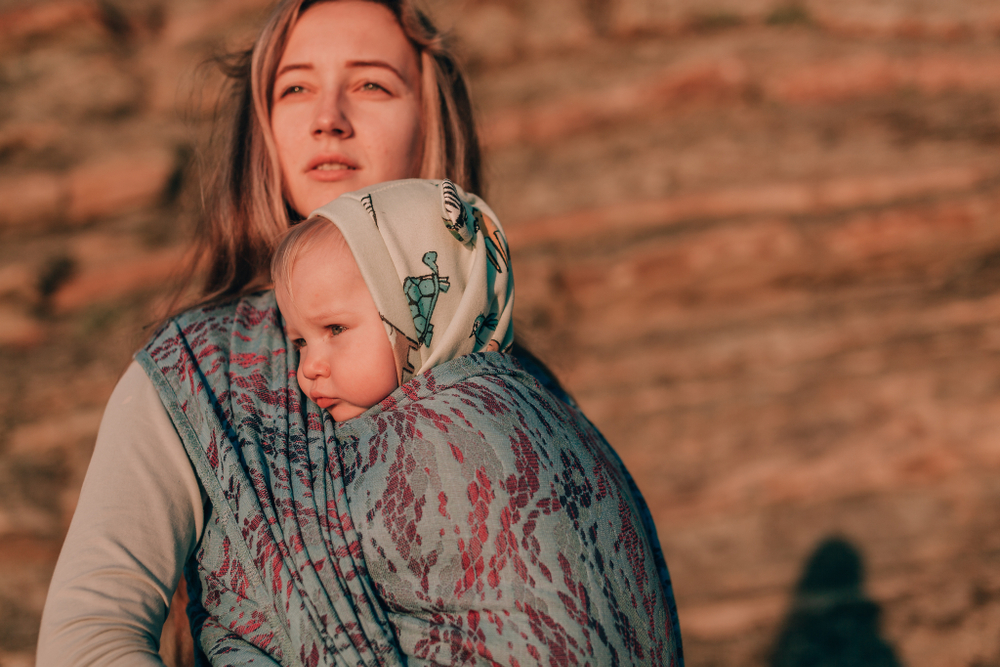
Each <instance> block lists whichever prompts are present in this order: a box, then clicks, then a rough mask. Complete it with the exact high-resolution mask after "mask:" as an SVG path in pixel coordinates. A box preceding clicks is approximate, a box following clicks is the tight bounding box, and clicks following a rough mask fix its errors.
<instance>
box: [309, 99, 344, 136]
mask: <svg viewBox="0 0 1000 667" xmlns="http://www.w3.org/2000/svg"><path fill="white" fill-rule="evenodd" d="M310 129H311V131H312V133H313V134H314V135H322V134H333V135H338V136H340V137H346V136H350V135H351V134H352V133H353V132H354V128H352V127H351V122H350V120H348V117H347V109H346V108H345V100H344V99H343V97H342V96H341V95H339V94H337V93H332V92H331V93H326V94H324V95H322V96H321V97H320V99H319V101H318V102H317V105H316V114H315V116H314V117H313V122H312V127H311V128H310Z"/></svg>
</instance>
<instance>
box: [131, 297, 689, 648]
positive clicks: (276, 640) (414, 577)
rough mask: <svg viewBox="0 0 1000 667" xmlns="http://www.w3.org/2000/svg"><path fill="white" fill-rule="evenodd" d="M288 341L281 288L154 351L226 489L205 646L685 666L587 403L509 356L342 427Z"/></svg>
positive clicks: (203, 587)
mask: <svg viewBox="0 0 1000 667" xmlns="http://www.w3.org/2000/svg"><path fill="white" fill-rule="evenodd" d="M289 349H290V348H289V343H288V341H287V340H286V339H285V336H284V333H283V331H282V327H281V321H280V315H279V314H278V311H277V308H276V307H275V304H274V298H273V293H271V292H265V293H262V294H259V295H255V296H251V297H246V298H243V299H241V300H239V301H237V302H234V303H231V304H227V305H224V306H218V307H214V308H207V309H203V310H197V311H190V312H188V313H186V314H184V315H181V316H179V317H178V318H175V319H174V320H172V321H171V322H170V323H168V324H167V325H166V326H165V327H163V328H162V329H161V330H160V331H159V332H157V333H156V334H155V335H154V336H153V338H152V340H151V341H150V342H149V344H148V345H147V346H146V347H145V348H144V350H142V351H140V353H139V354H138V355H137V357H136V358H137V360H138V361H139V363H140V364H141V365H142V366H143V368H144V369H145V371H146V373H147V374H148V375H149V377H150V378H151V379H152V380H153V382H154V384H155V385H156V386H157V388H158V390H159V392H160V396H161V399H162V401H163V403H164V405H165V406H166V408H167V410H168V412H169V413H170V415H171V418H172V419H173V422H174V425H175V427H176V428H177V431H178V433H179V434H180V436H181V439H182V441H183V443H184V446H185V448H186V450H187V452H188V455H189V457H190V458H191V461H192V464H193V466H194V468H195V471H196V473H197V475H198V477H199V479H200V480H201V483H202V485H203V486H204V488H205V491H206V493H207V495H208V498H209V505H210V506H209V508H208V515H207V520H206V525H205V530H204V533H203V536H202V539H201V541H200V542H199V544H198V547H197V549H196V552H195V554H194V556H193V557H192V562H191V563H190V564H189V568H188V571H189V573H190V574H192V575H193V576H192V577H190V583H191V596H192V602H193V607H194V609H193V613H191V616H192V621H193V625H194V630H195V636H196V644H197V646H198V648H199V660H201V661H202V663H203V664H211V665H274V664H280V665H310V666H311V665H398V664H410V665H431V664H434V665H452V664H455V665H457V664H479V665H495V664H500V665H519V666H522V667H523V666H527V665H594V666H598V665H632V664H636V665H681V664H683V660H682V657H681V647H680V634H679V629H678V625H677V615H676V609H675V607H674V603H673V595H672V591H671V588H670V581H669V576H668V574H667V570H666V566H665V564H664V562H663V558H662V554H660V552H659V545H658V543H657V541H656V536H655V529H653V527H652V524H651V521H650V519H649V513H648V509H647V508H646V507H645V503H644V502H643V501H642V498H641V496H640V495H639V494H638V491H637V490H636V489H635V486H634V484H633V483H632V481H631V478H630V477H629V476H628V473H627V472H626V471H625V469H624V467H623V466H622V465H621V462H620V460H619V459H618V457H617V455H616V454H615V453H614V451H613V450H612V449H611V448H610V446H609V445H608V444H607V443H606V442H605V440H604V439H603V438H602V437H601V435H600V433H598V432H597V430H596V429H594V428H593V426H592V425H591V424H590V423H589V422H588V421H587V420H586V419H585V418H584V417H583V416H582V415H581V414H580V413H579V412H578V411H577V410H576V409H575V407H573V406H572V404H571V402H567V401H564V400H561V399H560V398H557V397H556V396H555V395H553V393H551V392H550V391H548V390H547V389H545V388H544V387H543V386H542V385H540V384H539V383H538V382H537V381H536V380H535V379H534V378H533V377H532V376H531V375H529V374H528V373H526V372H524V371H523V370H522V368H521V366H520V365H519V364H518V363H517V361H516V360H515V359H513V358H512V357H511V356H510V355H506V354H502V353H498V352H489V353H481V354H472V355H467V356H462V357H459V358H457V359H454V360H452V361H449V362H446V363H444V364H442V365H440V366H437V367H435V368H432V369H431V370H429V371H427V372H425V373H422V374H419V375H417V376H415V377H414V378H413V379H411V380H410V381H409V382H406V383H405V384H403V385H402V386H401V387H399V388H398V389H397V390H396V391H395V392H393V393H392V394H391V395H390V396H389V397H388V398H386V399H385V400H384V401H383V402H382V403H380V404H379V405H378V406H375V407H374V408H372V409H370V410H369V411H367V412H366V413H365V414H364V415H362V416H361V417H358V418H356V419H353V420H348V421H346V422H344V423H341V424H335V423H334V422H333V420H332V419H331V418H330V417H329V415H327V414H326V413H325V412H324V411H322V410H320V409H319V408H318V407H317V406H316V405H314V404H312V403H310V402H308V401H306V400H305V399H304V398H303V396H302V395H301V393H300V392H299V390H298V386H297V384H296V382H295V361H296V359H295V356H294V354H289V353H288V352H287V350H289Z"/></svg>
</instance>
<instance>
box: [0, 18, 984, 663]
mask: <svg viewBox="0 0 1000 667" xmlns="http://www.w3.org/2000/svg"><path fill="white" fill-rule="evenodd" d="M269 4H270V3H269V2H268V1H267V0H224V1H210V0H176V1H174V2H169V3H167V2H163V1H162V0H135V1H132V2H124V1H122V0H110V1H103V2H97V1H96V0H31V1H29V0H0V93H2V94H0V373H2V374H3V377H4V382H2V383H0V572H3V574H2V575H0V628H2V629H0V665H4V666H6V667H10V666H15V665H28V664H32V663H33V655H34V648H33V645H34V637H35V632H36V629H37V623H38V618H39V614H40V612H41V607H42V603H43V601H44V596H45V590H46V586H47V581H48V577H49V576H50V573H51V569H52V567H53V565H54V562H55V558H56V556H57V554H58V550H59V545H60V543H61V540H62V536H63V534H64V531H65V529H66V526H67V524H68V522H69V519H70V517H71V515H72V511H73V507H74V505H75V498H76V494H77V492H78V489H79V485H80V483H81V481H82V478H83V474H84V472H85V470H86V465H87V461H88V458H89V455H90V451H91V448H92V447H93V440H94V436H95V434H96V429H97V425H98V423H99V419H100V413H101V410H102V409H103V405H104V402H105V401H106V400H107V397H108V396H109V394H110V392H111V390H112V388H113V387H114V383H115V381H116V379H117V377H118V376H119V375H120V373H121V372H122V371H123V370H124V368H125V366H126V365H127V364H128V362H129V359H130V356H131V353H132V352H133V351H134V349H135V348H136V347H137V346H138V345H140V344H141V342H142V340H143V338H144V336H146V335H148V329H144V328H143V327H144V326H145V325H148V324H149V323H150V322H151V321H153V320H155V318H156V317H157V316H159V315H160V311H159V310H158V309H159V308H161V307H162V304H163V298H164V296H165V294H166V286H167V285H168V284H169V283H170V281H171V280H172V279H173V277H174V276H175V275H176V268H177V263H178V262H179V261H180V259H181V257H182V256H183V252H184V241H185V239H186V238H187V235H188V233H189V232H190V230H191V226H192V220H193V219H194V212H193V211H194V207H193V204H192V202H193V201H194V199H195V195H196V192H197V187H198V178H199V175H198V171H197V165H198V161H199V157H200V151H201V150H202V148H201V147H202V146H204V145H205V139H206V137H207V135H208V132H209V130H210V125H209V124H210V119H211V115H212V113H213V110H214V109H215V108H216V94H217V91H218V90H219V84H220V77H219V76H218V74H217V73H215V71H214V70H213V69H212V68H211V67H205V66H203V63H204V62H205V60H206V59H207V58H209V57H210V56H212V55H215V54H218V53H220V52H222V51H224V50H226V49H233V48H239V47H245V46H246V45H247V43H248V40H249V39H250V38H251V37H252V35H253V34H254V30H255V27H256V26H258V25H259V23H260V21H261V17H262V16H263V15H264V14H265V13H266V11H267V8H268V6H269ZM429 5H430V7H431V9H432V11H433V13H434V14H435V15H436V17H437V18H438V21H439V23H441V24H443V25H445V26H448V27H450V28H451V29H453V31H454V33H455V38H456V39H457V41H458V43H459V45H460V46H461V50H462V53H463V55H464V58H465V60H466V62H467V63H468V65H469V69H470V73H471V75H472V89H473V95H474V98H475V103H476V105H477V107H478V110H479V112H480V121H481V126H482V130H483V136H484V141H485V144H486V147H487V167H488V174H489V183H490V186H489V191H488V192H487V193H486V194H487V195H488V198H489V201H490V202H491V204H492V205H493V208H494V209H495V210H496V211H497V212H498V214H499V215H500V217H501V219H502V220H503V222H504V224H505V226H506V229H507V231H508V234H509V237H510V242H511V245H512V247H513V248H514V266H515V272H516V276H517V283H518V306H517V309H518V313H517V314H518V318H519V326H520V331H521V332H522V333H523V334H524V337H525V338H526V339H527V341H529V343H530V344H531V345H532V347H533V348H534V349H535V350H536V351H537V352H538V354H539V355H540V356H541V357H542V358H543V359H545V360H546V361H548V362H550V363H551V364H552V365H553V367H554V368H555V370H556V371H557V372H558V373H559V374H560V375H561V377H562V378H563V379H564V381H565V383H566V385H567V386H568V387H569V389H570V390H571V391H572V392H573V393H574V394H575V395H576V396H577V397H578V399H579V400H580V402H581V403H582V404H583V406H584V408H585V409H586V411H587V412H588V414H589V415H591V416H592V418H593V419H594V420H595V422H596V423H597V424H598V426H599V427H601V428H602V429H603V430H604V432H605V433H606V434H607V436H608V438H609V440H611V442H612V443H613V444H614V445H615V446H616V447H617V448H618V449H619V451H620V452H621V454H622V456H623V457H624V459H625V460H626V462H627V463H628V465H629V466H630V468H631V469H632V470H633V472H634V473H635V476H636V479H637V481H638V483H639V485H640V487H641V488H642V489H643V490H644V492H645V493H646V496H647V499H648V500H649V501H650V504H651V506H652V510H653V513H654V515H655V518H656V520H657V523H658V527H659V530H660V536H661V539H662V541H663V545H664V550H665V552H666V555H667V558H668V561H669V563H670V567H671V571H672V574H673V576H674V581H675V583H676V591H677V595H678V604H679V609H680V614H681V626H682V628H683V631H684V638H685V649H686V651H685V652H686V654H687V661H688V664H689V665H692V666H694V667H701V666H705V667H707V666H709V665H764V664H767V660H768V656H769V654H770V651H771V648H772V645H773V642H774V639H775V637H776V636H777V633H778V632H779V629H780V627H781V623H782V615H783V613H784V612H785V610H786V609H787V608H788V604H789V600H790V599H791V598H790V595H791V592H792V589H793V587H794V585H795V581H796V578H797V576H798V574H799V572H800V571H801V569H802V566H803V563H804V562H805V560H806V559H807V558H808V557H809V554H810V553H811V552H812V550H813V548H814V547H815V545H816V544H817V543H818V542H819V541H820V540H822V539H823V538H824V537H826V536H828V535H834V534H835V535H841V536H843V537H844V538H845V539H848V540H850V543H851V544H852V545H854V546H855V547H856V548H857V549H858V550H859V551H860V553H861V554H862V555H863V558H864V560H865V562H866V564H867V579H866V586H867V591H868V594H869V595H870V596H871V598H872V599H873V600H874V601H875V602H876V603H877V604H878V605H879V606H880V608H881V609H882V618H881V629H882V636H883V637H884V638H885V639H886V641H887V642H889V643H890V644H891V645H892V646H893V648H894V650H895V652H896V655H897V656H898V658H899V660H900V662H901V663H902V664H912V665H927V666H931V667H937V666H940V667H951V666H953V665H963V666H964V665H968V666H970V667H971V666H972V665H979V666H987V665H1000V575H998V574H997V573H998V572H1000V567H998V565H1000V532H998V531H997V530H996V526H997V525H1000V509H998V508H1000V481H998V480H1000V474H998V473H1000V437H998V436H1000V381H998V378H1000V187H998V186H1000V7H998V6H997V4H996V3H995V2H992V1H989V0H952V1H951V2H948V3H939V2H938V3H932V2H925V1H924V0H841V1H838V2H835V3H834V2H820V1H819V0H801V1H800V2H788V1H787V0H741V1H738V2H737V1H735V0H547V1H546V2H524V1H519V0H431V1H430V2H429ZM193 147H196V148H193Z"/></svg>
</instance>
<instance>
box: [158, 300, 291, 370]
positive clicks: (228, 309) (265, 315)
mask: <svg viewBox="0 0 1000 667" xmlns="http://www.w3.org/2000/svg"><path fill="white" fill-rule="evenodd" d="M275 334H277V335H278V337H279V338H280V334H281V316H280V314H279V313H278V306H277V303H276V302H275V299H274V291H273V290H267V291H264V292H256V293H254V294H249V295H246V296H242V297H238V298H234V299H231V300H227V301H222V302H219V303H211V304H207V305H200V306H197V307H194V308H190V309H188V310H185V311H183V312H181V313H179V314H177V315H174V316H173V317H171V318H169V319H168V320H166V321H165V322H163V323H162V324H161V325H160V326H159V327H158V328H157V330H156V331H155V332H154V333H153V335H152V336H151V337H150V338H149V340H148V341H147V343H146V345H144V346H143V349H144V350H145V351H147V352H149V353H151V354H154V356H155V352H156V351H158V350H161V349H163V348H164V346H166V347H173V344H175V343H177V342H178V341H181V340H183V341H184V342H185V343H186V344H187V345H191V344H194V345H196V346H198V347H204V346H210V347H212V348H213V349H215V350H218V351H228V350H229V349H230V348H231V347H234V346H236V347H240V346H239V344H238V343H239V342H240V341H243V342H249V341H250V340H255V341H256V342H257V344H258V347H260V346H261V345H264V344H266V342H267V338H268V336H274V335H275Z"/></svg>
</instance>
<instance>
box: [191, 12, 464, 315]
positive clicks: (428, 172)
mask: <svg viewBox="0 0 1000 667" xmlns="http://www.w3.org/2000/svg"><path fill="white" fill-rule="evenodd" d="M336 1H337V0H283V1H282V2H281V3H280V4H279V5H278V6H277V7H276V8H275V9H274V11H273V12H272V14H271V16H270V18H269V19H268V21H267V23H266V24H265V26H264V29H263V30H262V31H261V33H260V36H259V37H258V38H257V41H256V42H255V43H254V45H253V47H252V48H251V49H250V50H248V51H245V52H241V53H237V54H234V55H233V56H231V57H229V58H228V59H224V60H223V61H222V62H221V64H222V66H223V71H224V73H225V74H226V76H227V77H228V79H229V82H230V91H231V103H232V105H233V106H234V107H235V110H234V111H235V113H233V114H232V115H231V118H232V121H231V124H230V126H229V132H228V136H227V137H226V138H225V141H226V144H225V150H224V151H222V152H223V155H221V156H220V158H219V160H218V164H217V166H216V167H215V169H214V170H213V171H212V173H210V174H209V178H208V179H206V181H207V187H206V189H205V191H204V193H203V196H202V200H203V201H204V202H205V209H206V210H205V211H204V213H203V215H202V216H201V219H200V222H199V225H198V228H197V230H196V245H195V248H194V253H193V255H192V260H191V264H190V266H189V270H188V271H187V273H186V276H185V279H184V283H185V284H184V285H182V287H181V289H182V290H185V291H187V290H189V289H190V286H191V284H192V283H193V282H194V281H195V280H196V279H197V277H198V275H199V274H202V273H203V275H204V282H203V283H202V285H201V286H200V289H199V290H198V293H197V297H196V301H197V304H198V305H207V304H211V303H218V302H222V301H226V300H229V299H231V298H234V297H237V296H240V295H243V294H247V293H250V292H254V291H258V290H261V289H264V288H266V287H267V285H268V283H269V279H270V261H271V255H272V253H273V252H274V249H275V247H276V245H277V242H278V241H279V239H280V237H281V235H282V234H283V233H284V232H285V230H287V229H288V228H289V227H290V226H291V225H292V224H294V223H295V222H298V221H299V220H300V219H301V218H300V216H299V215H298V213H297V212H295V211H294V210H293V209H292V208H291V206H290V205H289V204H288V202H287V201H286V200H285V198H284V196H283V193H282V183H281V170H280V167H279V164H278V156H277V151H276V149H275V143H274V137H273V136H272V133H271V122H270V118H271V93H272V89H273V87H274V80H275V75H276V72H277V68H278V63H279V61H280V60H281V56H282V54H283V53H284V50H285V46H286V44H287V42H288V37H289V34H290V33H291V30H292V27H293V26H294V25H295V22H296V21H297V20H298V18H299V16H301V15H302V13H303V12H305V11H306V10H307V9H308V8H309V7H310V6H312V5H315V4H319V3H320V2H336ZM367 1H369V2H375V3H377V4H380V5H383V6H385V7H387V8H388V9H389V10H390V11H391V12H392V13H393V15H394V16H395V17H396V20H397V21H398V22H399V25H400V26H401V27H402V29H403V33H404V34H405V35H406V36H407V38H408V39H409V40H410V42H411V43H412V44H413V46H414V48H415V49H416V51H417V54H418V56H419V59H418V62H419V65H420V69H421V99H422V100H423V117H422V118H421V123H422V130H423V134H424V142H423V146H422V155H423V158H422V163H421V168H420V173H419V174H417V176H419V177H421V178H445V177H447V178H449V179H451V180H453V181H455V182H456V183H458V184H459V185H460V186H461V187H462V188H463V189H465V190H467V191H470V192H476V193H482V183H481V181H480V178H481V158H480V150H479V140H478V137H477V134H476V128H475V123H474V121H473V114H472V105H471V102H470V100H469V93H468V87H467V85H466V82H465V77H464V76H463V74H462V72H461V70H460V69H459V67H458V64H457V61H456V59H455V56H454V54H453V52H452V51H451V50H450V48H449V46H448V45H447V43H446V42H445V40H444V38H443V36H442V34H441V33H440V32H438V31H437V29H436V28H435V27H434V25H433V24H432V23H431V21H430V19H429V18H428V17H427V16H426V15H425V14H424V13H423V12H421V11H420V10H418V9H417V8H416V7H415V6H414V3H413V0H367ZM187 293H188V294H190V292H189V291H187ZM181 298H182V297H181V296H180V295H178V297H177V299H175V305H176V303H177V302H178V301H179V300H180V299H181Z"/></svg>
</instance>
